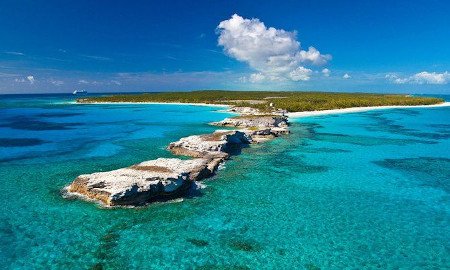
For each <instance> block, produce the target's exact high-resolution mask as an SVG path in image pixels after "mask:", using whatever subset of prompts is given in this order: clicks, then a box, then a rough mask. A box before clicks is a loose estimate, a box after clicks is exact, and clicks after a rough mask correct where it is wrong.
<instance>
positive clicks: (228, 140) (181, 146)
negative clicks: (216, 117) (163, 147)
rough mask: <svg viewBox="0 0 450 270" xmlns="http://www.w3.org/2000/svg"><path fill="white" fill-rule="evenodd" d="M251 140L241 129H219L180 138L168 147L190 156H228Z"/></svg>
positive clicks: (176, 152)
mask: <svg viewBox="0 0 450 270" xmlns="http://www.w3.org/2000/svg"><path fill="white" fill-rule="evenodd" d="M250 142H251V138H250V137H249V136H248V135H247V134H246V133H244V132H241V131H236V130H233V131H229V130H218V131H215V132H214V133H212V134H206V135H194V136H189V137H185V138H182V139H180V140H179V141H176V142H173V143H171V144H169V146H168V147H167V149H168V150H170V151H171V152H172V153H174V154H176V155H183V156H190V157H205V156H209V157H217V158H224V159H225V158H227V157H228V156H229V155H230V154H231V153H233V152H235V151H238V150H240V149H241V148H243V147H245V146H246V145H248V144H249V143H250Z"/></svg>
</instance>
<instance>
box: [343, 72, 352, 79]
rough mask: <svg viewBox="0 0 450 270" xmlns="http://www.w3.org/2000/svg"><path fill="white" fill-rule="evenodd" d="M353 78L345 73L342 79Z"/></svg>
mask: <svg viewBox="0 0 450 270" xmlns="http://www.w3.org/2000/svg"><path fill="white" fill-rule="evenodd" d="M351 77H352V76H350V75H349V74H348V73H345V74H344V76H342V78H344V79H350V78H351Z"/></svg>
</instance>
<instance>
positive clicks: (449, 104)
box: [286, 102, 450, 118]
mask: <svg viewBox="0 0 450 270" xmlns="http://www.w3.org/2000/svg"><path fill="white" fill-rule="evenodd" d="M438 107H450V102H444V103H440V104H432V105H393V106H370V107H350V108H343V109H333V110H322V111H303V112H290V113H286V116H288V117H289V118H303V117H312V116H321V115H329V114H344V113H358V112H366V111H374V110H387V109H409V108H411V109H414V108H438Z"/></svg>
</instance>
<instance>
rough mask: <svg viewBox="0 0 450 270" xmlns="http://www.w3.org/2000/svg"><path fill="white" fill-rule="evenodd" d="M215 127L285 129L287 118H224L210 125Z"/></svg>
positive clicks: (264, 116) (252, 116) (270, 116)
mask: <svg viewBox="0 0 450 270" xmlns="http://www.w3.org/2000/svg"><path fill="white" fill-rule="evenodd" d="M211 124H212V125H215V126H225V127H236V128H273V127H287V126H288V123H287V117H286V116H282V115H261V116H258V115H251V116H238V117H232V118H225V119H224V120H222V121H219V122H213V123H211Z"/></svg>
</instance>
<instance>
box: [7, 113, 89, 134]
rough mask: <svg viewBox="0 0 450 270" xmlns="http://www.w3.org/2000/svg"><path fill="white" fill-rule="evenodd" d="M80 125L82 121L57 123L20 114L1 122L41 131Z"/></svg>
mask: <svg viewBox="0 0 450 270" xmlns="http://www.w3.org/2000/svg"><path fill="white" fill-rule="evenodd" d="M80 125H81V123H55V122H47V121H41V120H37V119H35V118H31V117H23V116H18V117H12V118H10V119H8V122H7V123H5V124H0V127H7V128H12V129H20V130H33V131H41V130H66V129H72V128H73V127H75V126H80Z"/></svg>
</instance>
